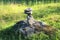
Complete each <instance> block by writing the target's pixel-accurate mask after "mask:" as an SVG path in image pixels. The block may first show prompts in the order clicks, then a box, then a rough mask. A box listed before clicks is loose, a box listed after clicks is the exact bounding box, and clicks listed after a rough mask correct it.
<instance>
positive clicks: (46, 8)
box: [0, 3, 60, 40]
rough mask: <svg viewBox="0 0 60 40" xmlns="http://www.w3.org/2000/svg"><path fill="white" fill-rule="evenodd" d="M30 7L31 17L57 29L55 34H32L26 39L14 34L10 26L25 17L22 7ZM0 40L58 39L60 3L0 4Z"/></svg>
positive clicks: (59, 37)
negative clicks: (31, 10)
mask: <svg viewBox="0 0 60 40" xmlns="http://www.w3.org/2000/svg"><path fill="white" fill-rule="evenodd" d="M28 7H31V8H32V9H33V17H34V18H35V20H39V21H44V22H46V23H47V24H49V25H51V26H54V27H55V28H57V29H59V30H58V32H56V34H55V35H53V36H52V38H50V37H49V36H48V35H46V34H44V33H41V35H39V36H38V35H37V34H34V35H33V36H32V37H30V38H27V39H23V38H22V39H21V37H19V36H18V35H16V34H14V32H13V28H12V26H13V25H14V24H15V23H16V22H18V21H20V20H24V19H26V15H25V14H24V9H26V8H28ZM0 31H1V32H0V40H60V3H48V4H43V3H42V4H36V5H32V6H29V5H26V4H25V5H21V4H5V5H4V4H3V5H2V4H1V5H0Z"/></svg>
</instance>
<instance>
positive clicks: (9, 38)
mask: <svg viewBox="0 0 60 40" xmlns="http://www.w3.org/2000/svg"><path fill="white" fill-rule="evenodd" d="M18 24H19V23H17V24H15V25H13V26H11V27H10V28H7V29H5V30H2V31H0V40H23V39H24V38H21V37H20V36H19V33H18V31H17V32H16V30H18V28H19V27H18Z"/></svg>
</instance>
